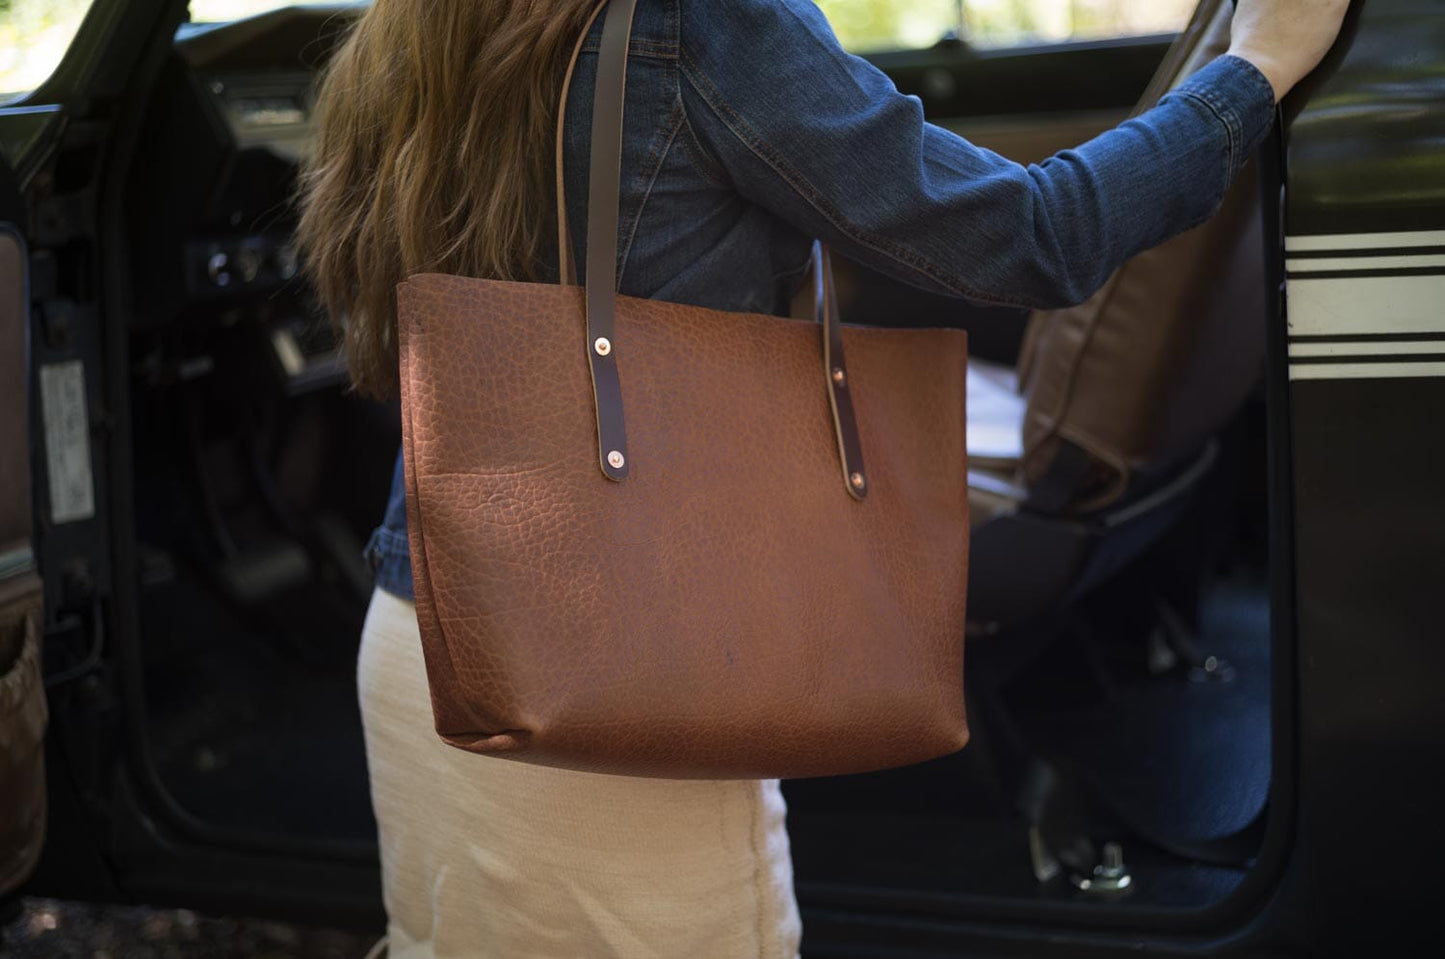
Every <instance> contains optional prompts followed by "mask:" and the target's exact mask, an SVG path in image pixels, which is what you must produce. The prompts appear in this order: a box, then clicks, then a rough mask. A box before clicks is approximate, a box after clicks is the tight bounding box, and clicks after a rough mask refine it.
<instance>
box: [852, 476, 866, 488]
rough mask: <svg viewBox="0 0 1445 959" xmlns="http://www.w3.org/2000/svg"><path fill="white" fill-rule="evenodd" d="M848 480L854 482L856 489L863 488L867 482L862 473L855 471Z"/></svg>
mask: <svg viewBox="0 0 1445 959" xmlns="http://www.w3.org/2000/svg"><path fill="white" fill-rule="evenodd" d="M848 482H850V483H852V484H853V488H854V489H862V488H863V485H864V483H866V482H867V481H866V480H864V479H863V474H862V473H853V474H852V475H851V476H849V477H848Z"/></svg>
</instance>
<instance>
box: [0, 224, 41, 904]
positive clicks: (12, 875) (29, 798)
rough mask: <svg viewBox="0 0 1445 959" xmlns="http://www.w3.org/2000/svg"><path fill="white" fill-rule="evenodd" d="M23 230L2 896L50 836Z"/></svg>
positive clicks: (2, 759)
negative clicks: (28, 400)
mask: <svg viewBox="0 0 1445 959" xmlns="http://www.w3.org/2000/svg"><path fill="white" fill-rule="evenodd" d="M27 276H28V264H27V253H26V249H25V244H24V241H23V240H22V238H21V236H20V232H19V230H18V229H17V228H16V227H15V226H13V225H12V224H10V223H4V222H0V896H3V895H5V894H7V893H9V892H11V891H12V890H14V889H16V888H17V887H19V885H20V884H21V883H23V882H24V881H25V880H26V878H28V877H29V875H30V873H31V872H32V871H33V870H34V868H35V865H36V863H37V862H38V861H39V859H40V850H41V847H42V845H43V843H44V839H45V754H44V742H45V727H46V720H47V713H46V702H45V689H44V684H43V682H42V681H41V676H40V613H41V584H40V577H39V576H37V575H36V573H35V568H34V555H33V553H32V551H31V539H30V536H31V530H30V455H29V430H28V428H27V425H28V424H27V422H26V419H27V403H26V393H27V386H28V383H29V377H28V376H27V375H26V357H27V351H26V348H25V346H26V325H27V324H26V319H27V315H28V313H29V284H28V282H27Z"/></svg>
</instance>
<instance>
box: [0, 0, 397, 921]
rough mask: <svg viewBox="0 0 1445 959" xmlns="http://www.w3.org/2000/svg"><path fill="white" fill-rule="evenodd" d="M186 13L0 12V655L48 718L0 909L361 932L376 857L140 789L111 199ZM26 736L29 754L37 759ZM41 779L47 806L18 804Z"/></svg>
mask: <svg viewBox="0 0 1445 959" xmlns="http://www.w3.org/2000/svg"><path fill="white" fill-rule="evenodd" d="M253 6H254V5H253ZM187 7H188V4H187V3H186V2H185V0H119V2H96V3H95V4H94V5H93V6H91V5H89V4H87V3H86V2H85V0H67V2H65V3H61V4H55V5H47V4H45V3H43V2H33V3H31V4H30V5H29V6H28V7H27V6H26V5H25V4H24V3H20V4H17V5H15V6H14V7H13V8H12V7H11V6H9V5H7V6H6V8H5V10H4V12H5V13H6V14H7V15H8V14H9V13H11V12H12V10H13V11H18V12H17V13H16V16H15V18H14V19H13V20H10V19H8V18H7V19H5V20H0V35H3V36H4V37H5V38H6V39H7V40H8V39H10V38H11V37H12V36H13V37H15V38H16V42H17V52H18V61H17V62H18V64H19V65H18V66H17V67H15V69H13V70H10V71H9V72H0V81H4V82H5V83H7V84H8V85H9V86H10V87H11V89H13V90H16V91H18V92H15V93H13V94H10V95H4V94H0V146H3V149H4V158H5V161H6V164H7V166H6V170H7V172H12V171H13V174H14V176H13V180H14V186H15V189H14V190H13V191H12V193H11V194H6V196H4V197H3V198H0V199H3V200H4V201H5V202H4V205H3V207H0V220H5V221H21V222H22V223H23V224H25V230H24V234H23V236H24V240H28V250H27V249H26V245H25V242H24V240H22V239H21V233H20V232H19V231H18V230H17V229H16V228H14V227H10V226H6V227H4V228H3V232H0V251H3V258H0V267H3V269H0V299H3V302H0V309H3V312H0V319H3V322H0V362H3V364H4V367H3V369H0V616H5V617H10V618H12V619H13V618H15V616H19V615H20V614H14V615H12V613H11V611H12V610H13V609H21V610H22V611H23V614H24V618H23V620H20V619H17V620H16V621H17V622H22V621H23V622H24V623H27V624H29V627H28V628H29V633H28V634H27V633H25V630H24V629H20V628H19V627H15V628H12V627H11V626H10V625H9V623H10V619H3V618H0V626H4V629H5V637H6V646H5V647H3V648H9V637H10V636H11V634H12V633H16V634H17V635H20V636H22V637H24V636H30V637H31V638H32V639H33V638H38V639H39V644H38V645H39V646H40V647H42V648H43V650H44V655H43V661H42V662H41V663H39V665H38V666H37V668H36V670H35V675H34V677H32V679H33V680H34V681H33V682H30V685H35V684H36V683H38V681H39V673H40V671H41V670H42V669H43V674H44V680H43V683H44V687H45V694H46V695H45V696H44V697H43V698H41V699H40V700H39V702H40V703H41V706H42V707H43V706H45V705H48V710H49V729H48V733H47V735H46V736H45V747H44V749H45V757H44V765H45V774H44V777H43V780H42V778H41V777H40V774H39V772H38V770H39V768H40V767H39V763H40V760H39V758H38V756H36V755H34V750H29V751H27V748H28V747H26V748H21V747H16V748H14V749H9V748H8V747H0V783H3V787H0V807H3V808H0V815H3V817H4V818H3V822H4V823H5V825H6V826H7V827H8V826H9V825H10V824H11V822H12V821H13V822H15V823H16V824H24V826H25V828H24V829H23V830H22V829H17V830H16V834H15V838H13V839H12V838H11V837H10V836H9V835H8V834H5V835H0V855H7V856H10V857H11V858H7V859H5V860H4V861H3V862H4V865H7V866H8V865H9V863H10V862H11V859H13V860H14V861H15V863H16V866H15V868H14V869H12V870H10V871H8V872H6V873H4V874H0V879H3V880H4V885H0V896H4V895H9V896H14V895H18V894H25V895H43V896H55V897H59V898H66V899H84V900H93V901H114V902H137V901H139V902H149V903H155V904H158V905H165V904H172V905H189V906H192V907H194V908H201V909H209V910H212V911H217V912H228V913H241V914H252V915H258V914H259V915H293V916H297V915H302V916H305V917H307V918H308V919H310V920H312V921H315V922H325V921H327V920H331V921H335V922H348V923H351V924H354V925H359V926H367V927H375V926H376V925H377V924H378V919H379V915H380V895H379V894H380V889H379V883H378V882H377V876H376V871H377V863H376V852H375V844H374V842H371V841H361V842H353V843H338V842H327V841H324V840H318V841H311V842H308V841H307V837H305V836H297V837H290V838H289V839H288V838H287V837H276V836H266V835H256V834H249V833H244V832H238V831H236V830H233V829H228V828H225V827H223V826H218V825H216V824H214V823H209V822H206V821H204V820H202V819H200V818H198V817H196V816H194V815H192V814H191V813H190V812H189V811H188V810H187V809H186V808H185V807H184V806H182V805H181V804H180V803H178V802H177V801H176V800H175V798H174V796H173V795H172V794H171V793H170V791H169V790H168V789H167V787H166V785H165V784H164V783H162V782H161V781H160V780H159V779H158V777H157V775H156V770H155V767H156V764H155V762H154V759H153V756H152V753H151V741H150V739H149V737H148V735H147V727H146V718H147V717H146V709H145V707H146V686H145V684H146V668H145V665H144V663H143V657H144V655H145V637H144V636H142V635H141V631H140V630H139V628H138V624H139V616H138V612H137V602H138V597H139V594H140V588H139V587H140V581H141V579H142V578H143V576H144V575H145V573H144V572H143V571H142V570H141V569H140V563H141V560H140V558H139V557H138V550H137V545H138V544H137V538H136V533H135V527H136V500H135V489H136V484H137V483H140V484H144V483H145V482H146V481H147V479H148V477H146V476H144V475H138V474H137V472H136V466H135V460H134V450H135V447H134V432H133V428H132V426H133V419H132V417H133V412H132V408H131V402H132V396H131V389H130V387H131V383H132V378H133V375H134V370H133V368H132V364H133V363H134V362H135V360H134V358H133V357H132V356H131V355H130V332H131V331H132V330H133V329H134V327H135V326H136V323H135V320H134V316H133V313H134V304H135V302H136V298H135V293H136V291H135V289H134V287H133V283H132V279H133V274H132V264H133V263H134V262H135V259H136V256H137V254H136V251H135V249H134V246H133V244H132V243H131V236H132V232H131V231H132V230H134V229H135V227H136V225H137V221H144V220H145V219H146V218H147V216H148V215H149V213H150V212H152V211H147V210H134V209H131V208H129V207H128V205H127V201H128V196H127V194H128V190H127V185H128V183H129V182H131V175H132V173H133V172H134V171H136V170H142V171H143V170H145V169H146V168H147V166H148V164H152V163H154V161H155V160H156V159H157V157H156V154H155V153H153V152H152V150H153V148H155V146H156V145H154V144H147V143H145V142H142V137H141V130H142V119H143V115H144V113H145V111H146V110H147V109H148V108H150V107H151V106H152V101H153V92H154V90H155V89H156V85H157V82H158V78H159V77H160V76H162V73H163V71H164V69H166V67H167V65H168V64H170V63H173V62H174V55H175V37H176V34H177V30H178V28H179V27H180V26H181V25H182V24H183V23H184V21H185V19H186V17H187ZM21 14H27V15H28V19H27V17H26V16H22V15H21ZM27 29H33V30H35V31H36V32H35V33H33V34H24V33H23V31H24V30H27ZM37 50H38V51H41V52H42V53H43V52H44V51H46V50H50V51H51V52H53V54H54V57H53V60H52V61H51V62H49V63H46V64H44V66H43V69H41V68H40V67H37V66H36V65H35V64H34V63H31V64H28V65H27V63H26V59H25V58H26V57H27V56H29V55H30V54H32V53H33V52H34V51H37ZM62 51H63V56H62ZM55 61H58V62H55ZM52 68H53V69H52ZM17 77H18V78H19V79H16V78H17ZM161 148H164V146H162V147H161ZM168 161H173V162H178V163H181V164H184V163H185V162H186V158H185V157H182V156H173V157H169V158H168ZM6 183H7V185H8V181H6ZM22 210H23V213H22V212H21V211H22ZM27 267H28V269H27ZM27 273H28V290H26V289H25V287H26V285H27V276H26V274H27ZM27 345H28V348H27ZM27 397H28V399H29V401H30V406H29V409H30V412H31V416H30V420H29V422H28V424H27V423H26V421H25V418H24V417H25V412H24V411H25V410H26V409H27V407H26V405H25V403H24V402H23V400H24V399H26V398H27ZM180 412H181V411H179V410H175V409H172V410H171V411H170V412H169V415H173V416H175V415H178V414H179V413H180ZM17 416H18V417H19V418H18V419H17ZM27 427H28V428H27ZM27 450H28V451H29V452H31V453H33V456H27V455H25V454H26V452H27ZM26 479H28V480H29V489H28V490H27V489H26V488H25V485H24V483H23V481H24V480H26ZM32 493H33V496H32ZM32 500H33V502H34V505H35V510H34V526H35V535H34V542H33V544H31V543H30V534H29V531H28V527H27V524H28V522H29V519H30V514H29V512H28V508H29V504H30V503H31V502H32ZM22 507H24V509H22ZM358 562H359V561H358ZM37 573H38V575H37ZM42 578H43V582H44V587H45V589H44V604H43V607H42V606H41V605H40V604H39V601H38V597H39V595H40V594H39V584H40V581H41V579H42ZM200 639H204V637H200ZM33 645H34V643H33V642H32V646H33ZM25 648H27V649H29V648H31V646H27V647H25ZM32 658H33V657H32ZM0 665H4V663H3V662H0ZM7 702H8V700H7ZM34 726H35V723H34V722H32V723H31V727H32V728H33V727H34ZM5 729H6V730H7V731H8V729H9V726H8V725H7V726H6V727H5ZM298 732H300V733H301V734H302V735H304V730H301V731H298ZM34 733H35V735H32V736H31V737H30V738H28V739H26V740H25V742H26V743H30V742H31V740H33V741H34V742H36V743H38V742H39V738H38V729H37V730H34ZM7 749H8V751H7ZM27 764H28V765H27ZM22 767H23V769H22ZM17 770H19V771H18V772H17ZM22 773H23V774H22ZM42 781H43V783H44V784H45V786H46V787H48V790H47V791H48V797H47V798H48V803H46V802H41V801H39V800H37V798H36V796H37V794H36V793H35V791H34V790H36V789H38V788H39V786H38V785H37V784H39V783H40V782H42ZM298 788H305V786H304V784H301V785H300V786H299V787H298ZM12 792H14V793H15V794H16V795H15V797H13V800H12V797H11V795H10V793H12ZM22 792H23V793H24V794H23V795H21V793H22ZM364 800H365V797H364V796H363V797H362V800H361V801H362V802H363V803H364ZM47 816H48V830H46V833H47V834H46V837H45V846H44V852H43V855H40V856H39V861H38V865H37V863H36V855H35V854H36V853H37V852H38V851H39V845H38V841H37V840H38V837H39V836H40V834H41V832H42V830H43V828H44V825H45V823H44V819H45V818H46V817H47ZM293 839H294V841H292V840H293ZM32 868H33V869H34V872H33V875H31V876H30V878H29V880H28V882H24V885H20V884H21V883H22V882H23V881H24V877H25V875H26V874H28V873H30V872H31V869H32Z"/></svg>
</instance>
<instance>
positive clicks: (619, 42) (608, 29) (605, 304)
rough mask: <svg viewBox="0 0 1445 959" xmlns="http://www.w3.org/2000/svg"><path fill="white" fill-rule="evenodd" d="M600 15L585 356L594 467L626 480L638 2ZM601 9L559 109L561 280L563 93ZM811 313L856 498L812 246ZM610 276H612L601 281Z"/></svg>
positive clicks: (566, 246)
mask: <svg viewBox="0 0 1445 959" xmlns="http://www.w3.org/2000/svg"><path fill="white" fill-rule="evenodd" d="M606 7H607V12H606V14H605V15H604V16H603V19H602V41H601V44H600V47H599V50H598V59H597V82H596V86H595V88H594V90H593V94H592V141H591V145H590V151H591V159H590V167H589V179H588V194H587V278H588V280H589V281H590V282H589V283H588V284H587V290H586V298H587V301H586V302H587V358H588V362H589V364H590V367H591V370H592V391H593V397H594V399H595V402H596V408H597V440H598V464H599V465H600V467H601V469H602V473H603V475H604V476H606V477H607V478H608V479H611V480H616V481H621V480H623V479H625V478H626V477H627V473H628V469H629V466H630V464H629V462H628V451H627V424H626V419H625V418H624V416H623V409H622V385H621V382H620V380H619V378H618V374H617V342H616V334H615V331H614V326H615V318H616V307H617V224H618V220H619V218H620V215H621V213H620V204H621V190H622V135H623V105H624V102H625V100H626V89H627V52H628V49H627V48H628V43H629V38H630V37H631V34H632V18H633V14H634V13H635V12H636V9H637V0H610V2H608V3H607V4H606ZM601 9H602V8H601V7H600V6H599V7H598V9H597V10H596V11H593V13H592V16H591V17H590V18H588V20H587V23H586V25H585V26H583V28H582V35H581V36H580V37H578V38H577V45H576V47H575V48H574V49H573V51H572V60H571V62H570V63H569V64H568V66H567V75H566V77H565V79H564V80H563V82H562V99H561V102H560V103H559V104H558V107H557V258H558V272H559V276H560V277H561V279H562V282H563V283H567V284H575V283H576V282H577V276H576V268H575V265H574V263H573V258H572V239H571V234H570V231H569V230H568V228H567V193H566V189H565V185H564V184H565V178H564V170H563V154H564V148H563V138H562V134H563V129H564V121H565V118H566V112H567V94H568V91H569V90H570V89H571V85H572V75H573V73H574V72H575V71H576V68H577V60H578V58H579V56H580V55H581V52H582V45H583V42H584V41H585V39H586V37H587V34H588V32H589V31H590V30H591V28H592V24H593V23H594V22H595V21H596V19H597V15H598V13H599V12H600V11H601ZM813 276H814V290H815V292H814V315H815V317H816V318H817V320H818V323H819V325H820V326H821V328H822V334H823V370H824V374H825V382H826V383H827V389H828V402H829V405H830V407H831V408H832V412H833V428H834V432H835V434H836V436H837V439H838V460H839V463H840V465H841V466H842V468H843V486H844V488H845V489H847V490H848V493H849V494H850V495H851V496H853V497H854V498H855V499H858V500H862V499H863V498H864V497H865V496H867V493H868V479H867V474H866V473H865V472H864V470H863V450H862V444H861V443H860V442H859V439H858V424H857V421H856V419H855V418H854V415H853V401H852V396H851V391H852V385H851V384H850V383H849V382H848V369H847V365H846V363H845V360H844V356H843V330H842V321H841V319H840V317H839V312H838V300H837V292H836V291H835V290H834V288H833V268H832V261H831V259H830V258H829V255H828V251H827V248H826V247H824V246H823V245H822V244H821V243H817V242H815V243H814V244H813ZM603 277H610V281H602V278H603Z"/></svg>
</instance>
